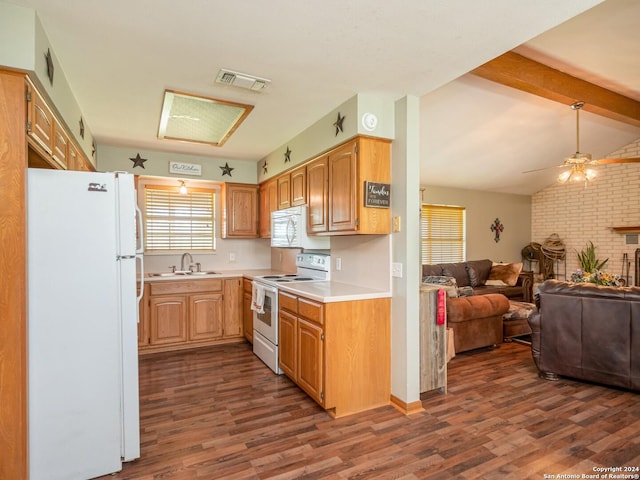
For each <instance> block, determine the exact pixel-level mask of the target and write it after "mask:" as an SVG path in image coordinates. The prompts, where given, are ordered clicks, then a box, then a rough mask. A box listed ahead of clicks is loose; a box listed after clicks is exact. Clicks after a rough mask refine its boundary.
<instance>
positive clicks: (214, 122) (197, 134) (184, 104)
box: [158, 90, 253, 147]
mask: <svg viewBox="0 0 640 480" xmlns="http://www.w3.org/2000/svg"><path fill="white" fill-rule="evenodd" d="M251 110H253V106H252V105H245V104H241V103H234V102H229V101H226V100H220V99H216V98H210V97H203V96H199V95H193V94H189V93H184V92H176V91H173V90H166V91H165V92H164V102H163V104H162V114H161V116H160V127H159V129H158V138H164V139H171V140H181V141H185V142H195V143H207V144H210V145H215V146H218V147H221V146H222V145H223V144H224V142H226V141H227V139H228V138H229V137H230V136H231V134H232V133H233V132H234V131H235V130H236V128H238V126H239V125H240V123H242V121H244V119H245V118H246V117H247V115H249V113H250V112H251Z"/></svg>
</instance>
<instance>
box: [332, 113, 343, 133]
mask: <svg viewBox="0 0 640 480" xmlns="http://www.w3.org/2000/svg"><path fill="white" fill-rule="evenodd" d="M342 122H344V117H341V116H340V112H338V119H337V120H336V121H335V123H334V124H333V126H334V127H336V137H337V136H338V133H340V132H344V130H343V127H342Z"/></svg>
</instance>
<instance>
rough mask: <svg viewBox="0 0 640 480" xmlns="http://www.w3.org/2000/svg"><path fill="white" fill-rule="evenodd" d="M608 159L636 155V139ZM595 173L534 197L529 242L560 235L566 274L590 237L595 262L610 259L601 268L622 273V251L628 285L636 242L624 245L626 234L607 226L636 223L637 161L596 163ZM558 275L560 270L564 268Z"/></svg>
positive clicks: (639, 199) (639, 211)
mask: <svg viewBox="0 0 640 480" xmlns="http://www.w3.org/2000/svg"><path fill="white" fill-rule="evenodd" d="M607 157H608V158H624V157H640V139H638V140H637V141H636V142H634V143H631V144H629V145H627V146H625V147H623V148H621V149H620V150H617V151H616V152H613V153H612V154H610V155H607ZM597 173H598V176H597V177H596V178H595V180H593V181H592V182H590V183H589V185H588V186H587V187H586V188H585V187H584V185H583V184H579V185H567V184H565V185H561V184H556V185H552V186H550V187H547V188H545V189H544V190H541V191H540V192H538V193H536V194H534V195H533V197H532V200H531V241H533V242H537V243H541V244H542V243H544V241H545V239H547V238H548V237H549V236H550V235H551V234H554V233H555V234H557V235H559V237H560V239H561V240H562V241H563V242H564V244H565V247H566V262H567V277H569V276H570V275H571V272H573V271H574V270H576V269H577V268H578V267H579V264H578V259H577V256H576V250H578V251H579V250H582V249H583V248H585V246H586V244H587V242H588V241H589V240H590V241H592V242H593V244H594V245H595V247H596V256H597V257H598V258H599V259H600V260H604V259H605V258H608V259H609V261H608V262H607V265H606V267H605V269H606V270H609V271H611V272H613V273H616V274H618V275H621V274H622V273H623V272H622V268H623V261H622V259H623V254H624V253H627V255H628V257H629V260H630V261H631V266H630V268H629V277H630V278H629V280H630V283H631V284H633V280H634V268H635V266H634V257H635V251H636V249H637V248H640V244H629V245H628V244H627V243H626V240H627V238H626V236H625V235H620V234H618V233H615V232H613V231H612V230H611V227H621V226H640V164H638V163H630V164H614V165H601V166H599V167H597ZM557 273H561V274H562V273H564V267H563V266H561V267H560V269H559V272H557ZM560 278H561V277H560ZM561 279H562V278H561Z"/></svg>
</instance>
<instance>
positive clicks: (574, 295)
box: [529, 280, 640, 391]
mask: <svg viewBox="0 0 640 480" xmlns="http://www.w3.org/2000/svg"><path fill="white" fill-rule="evenodd" d="M538 292H539V297H538V300H539V309H538V312H537V313H534V314H533V315H532V316H531V317H530V318H529V325H530V326H531V330H532V334H531V354H532V355H533V360H534V362H535V364H536V366H537V367H538V370H539V371H540V376H541V377H543V378H546V379H549V380H557V379H558V375H563V376H566V377H572V378H576V379H580V380H586V381H590V382H596V383H601V384H605V385H611V386H615V387H622V388H627V389H630V390H635V391H640V287H603V286H597V285H594V284H591V283H570V282H561V281H558V280H547V281H546V282H544V283H543V284H542V285H540V287H539V290H538Z"/></svg>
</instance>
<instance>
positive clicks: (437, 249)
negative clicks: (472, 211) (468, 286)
mask: <svg viewBox="0 0 640 480" xmlns="http://www.w3.org/2000/svg"><path fill="white" fill-rule="evenodd" d="M465 223H466V222H465V208H464V207H455V206H447V205H427V204H423V205H422V215H421V221H420V237H421V254H422V264H423V265H425V264H434V263H453V262H463V261H464V260H465V249H466V248H465V247H466V238H465V237H466V231H465Z"/></svg>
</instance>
